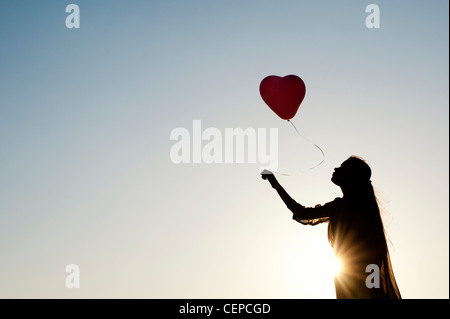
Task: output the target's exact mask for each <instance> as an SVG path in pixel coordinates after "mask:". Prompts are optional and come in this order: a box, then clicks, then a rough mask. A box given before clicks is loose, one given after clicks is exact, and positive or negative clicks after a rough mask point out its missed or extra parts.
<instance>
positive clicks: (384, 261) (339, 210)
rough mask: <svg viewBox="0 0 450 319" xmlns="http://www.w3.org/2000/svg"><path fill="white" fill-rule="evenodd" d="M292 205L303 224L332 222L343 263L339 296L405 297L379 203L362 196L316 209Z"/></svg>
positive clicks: (335, 247) (330, 229)
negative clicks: (397, 282) (398, 281)
mask: <svg viewBox="0 0 450 319" xmlns="http://www.w3.org/2000/svg"><path fill="white" fill-rule="evenodd" d="M289 206H291V207H289V209H290V210H291V211H292V212H293V219H294V220H296V221H297V222H299V223H301V224H304V225H317V224H320V223H324V222H328V240H329V242H330V244H331V245H332V247H333V250H334V253H335V255H336V257H337V258H338V259H339V260H340V262H341V264H342V268H341V269H342V270H341V271H340V273H339V274H338V275H336V276H335V288H336V298H338V299H361V298H370V299H372V298H376V299H379V298H389V299H400V298H401V295H400V291H399V289H398V287H397V284H396V281H395V278H394V274H393V271H392V266H391V263H390V257H389V251H388V248H387V245H386V239H385V234H384V228H383V224H382V221H381V218H380V213H379V210H378V206H376V205H372V204H370V203H369V204H367V199H360V198H355V199H352V198H350V199H348V198H336V199H335V200H334V201H332V202H329V203H327V204H325V205H323V206H321V205H317V206H316V207H315V208H306V207H303V206H302V205H300V204H297V203H295V204H293V205H289ZM374 207H376V208H374Z"/></svg>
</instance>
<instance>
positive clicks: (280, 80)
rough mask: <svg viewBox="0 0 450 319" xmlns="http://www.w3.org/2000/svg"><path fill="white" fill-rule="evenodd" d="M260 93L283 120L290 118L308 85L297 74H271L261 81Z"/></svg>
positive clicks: (295, 111)
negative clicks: (280, 75) (282, 75)
mask: <svg viewBox="0 0 450 319" xmlns="http://www.w3.org/2000/svg"><path fill="white" fill-rule="evenodd" d="M259 93H260V94H261V97H262V99H263V100H264V102H266V104H267V105H268V106H269V107H270V108H271V109H272V111H274V112H275V113H276V114H277V115H278V116H279V117H281V118H282V119H283V120H290V119H291V118H293V117H294V116H295V114H296V113H297V110H298V108H299V107H300V104H301V103H302V101H303V98H304V97H305V93H306V86H305V83H304V82H303V80H302V79H300V78H299V77H298V76H296V75H287V76H285V77H279V76H276V75H270V76H268V77H266V78H265V79H264V80H262V81H261V84H260V86H259Z"/></svg>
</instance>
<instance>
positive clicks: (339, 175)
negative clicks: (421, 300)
mask: <svg viewBox="0 0 450 319" xmlns="http://www.w3.org/2000/svg"><path fill="white" fill-rule="evenodd" d="M348 169H349V163H348V162H347V161H345V162H344V163H342V164H341V166H339V167H336V168H335V169H334V172H333V175H332V176H331V181H332V182H333V183H334V184H336V185H337V186H342V184H343V183H344V181H345V180H346V179H347V176H348Z"/></svg>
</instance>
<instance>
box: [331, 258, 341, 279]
mask: <svg viewBox="0 0 450 319" xmlns="http://www.w3.org/2000/svg"><path fill="white" fill-rule="evenodd" d="M331 268H332V271H333V274H334V275H335V276H338V275H339V273H340V272H341V268H342V264H341V261H340V260H339V259H338V258H336V257H335V256H333V257H332V261H331Z"/></svg>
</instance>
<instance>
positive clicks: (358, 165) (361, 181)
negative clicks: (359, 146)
mask: <svg viewBox="0 0 450 319" xmlns="http://www.w3.org/2000/svg"><path fill="white" fill-rule="evenodd" d="M371 176H372V170H371V169H370V167H369V165H367V163H366V162H365V161H364V160H363V159H361V158H359V157H357V156H351V157H349V158H348V159H347V160H345V161H344V162H343V163H342V164H341V166H340V167H337V168H335V169H334V173H333V176H332V177H331V181H332V182H333V183H334V184H336V185H338V186H341V187H345V188H359V187H361V186H364V185H367V184H369V183H370V177H371Z"/></svg>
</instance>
